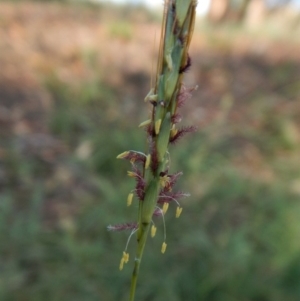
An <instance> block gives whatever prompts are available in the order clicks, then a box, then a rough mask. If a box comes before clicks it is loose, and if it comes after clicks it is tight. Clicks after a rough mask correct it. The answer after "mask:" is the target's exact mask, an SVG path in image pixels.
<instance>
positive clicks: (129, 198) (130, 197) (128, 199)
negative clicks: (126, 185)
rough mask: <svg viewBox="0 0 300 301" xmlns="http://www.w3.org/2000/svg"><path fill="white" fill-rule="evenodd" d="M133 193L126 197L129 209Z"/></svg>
mask: <svg viewBox="0 0 300 301" xmlns="http://www.w3.org/2000/svg"><path fill="white" fill-rule="evenodd" d="M132 199H133V193H132V192H131V193H129V194H128V197H127V206H128V207H129V206H130V205H131V204H132Z"/></svg>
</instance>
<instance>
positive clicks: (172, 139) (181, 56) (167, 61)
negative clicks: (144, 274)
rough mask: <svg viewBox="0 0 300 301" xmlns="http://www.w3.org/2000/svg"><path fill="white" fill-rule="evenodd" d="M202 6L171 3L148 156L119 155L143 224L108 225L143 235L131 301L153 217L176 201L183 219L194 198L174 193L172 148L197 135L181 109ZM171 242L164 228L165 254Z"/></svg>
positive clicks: (180, 0) (153, 93)
mask: <svg viewBox="0 0 300 301" xmlns="http://www.w3.org/2000/svg"><path fill="white" fill-rule="evenodd" d="M196 5H197V3H196V1H195V0H169V1H165V4H164V9H165V11H164V18H163V24H162V31H161V37H160V48H159V58H158V64H157V75H156V81H155V86H154V87H152V89H151V90H150V92H149V93H148V95H147V96H146V97H145V101H146V102H149V103H150V104H151V106H152V113H151V118H150V119H149V120H147V121H145V122H143V123H141V124H140V127H144V128H145V129H146V133H147V141H148V151H147V153H146V154H144V153H142V152H138V151H134V150H129V151H126V152H124V153H122V154H120V155H119V156H118V157H117V158H118V159H126V160H129V162H130V163H131V167H132V170H130V171H128V176H129V177H132V178H134V179H135V182H136V185H135V189H133V190H132V191H131V192H130V193H129V195H128V198H127V205H128V206H130V205H131V203H132V202H133V199H134V198H136V199H137V200H138V203H139V207H138V208H139V209H138V220H137V222H130V223H125V224H118V225H113V226H108V230H112V231H122V230H130V231H131V234H130V237H129V239H130V238H131V236H132V235H134V234H135V233H136V234H137V250H136V256H135V266H134V270H133V274H132V280H131V290H130V299H129V300H130V301H133V300H134V296H135V290H136V283H137V277H138V273H139V268H140V263H141V259H142V255H143V251H144V248H145V244H146V240H147V237H148V233H149V231H150V233H151V236H152V237H153V236H154V235H155V232H156V227H155V225H154V223H153V218H154V217H162V218H163V219H164V215H165V213H166V212H167V210H168V206H169V204H170V203H175V204H176V205H177V210H176V217H179V216H180V214H181V212H182V207H181V205H180V203H179V199H181V198H184V197H187V196H188V195H189V194H187V193H183V192H180V191H173V186H174V185H175V183H176V182H177V180H178V178H179V177H180V176H181V175H182V172H177V173H174V174H170V173H169V169H170V155H169V152H168V147H169V145H170V144H176V143H177V142H178V141H179V140H180V139H181V138H182V137H183V136H184V135H185V134H186V133H189V132H193V131H195V127H193V126H190V127H182V128H178V126H177V124H178V123H179V122H180V121H181V119H182V118H181V115H180V114H179V113H178V109H179V108H180V107H182V106H183V104H184V103H185V102H186V100H187V99H189V98H190V97H191V92H192V91H193V90H194V89H195V88H194V87H193V88H187V87H185V86H184V85H183V83H182V78H183V74H184V73H185V72H186V71H187V70H188V69H189V68H190V66H191V58H190V56H189V54H188V48H189V45H190V42H191V38H192V33H193V27H194V22H195V9H196ZM164 227H165V223H164ZM165 238H166V235H165V229H164V242H163V244H162V249H161V252H162V253H164V252H165V250H166V247H167V244H166V241H165ZM129 239H128V242H129ZM127 245H128V243H127ZM127 245H126V248H125V251H124V252H123V257H122V259H121V263H120V270H122V269H123V265H124V263H127V262H128V261H129V254H128V253H127V252H126V251H127Z"/></svg>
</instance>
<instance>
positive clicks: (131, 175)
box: [127, 171, 136, 178]
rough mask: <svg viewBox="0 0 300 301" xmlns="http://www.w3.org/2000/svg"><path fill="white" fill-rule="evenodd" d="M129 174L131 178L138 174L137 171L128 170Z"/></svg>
mask: <svg viewBox="0 0 300 301" xmlns="http://www.w3.org/2000/svg"><path fill="white" fill-rule="evenodd" d="M127 175H128V176H129V177H131V178H134V177H135V176H136V173H135V172H133V171H127Z"/></svg>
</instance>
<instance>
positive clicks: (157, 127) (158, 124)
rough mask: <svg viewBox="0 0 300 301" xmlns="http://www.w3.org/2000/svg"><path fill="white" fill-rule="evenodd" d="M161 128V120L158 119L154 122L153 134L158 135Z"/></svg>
mask: <svg viewBox="0 0 300 301" xmlns="http://www.w3.org/2000/svg"><path fill="white" fill-rule="evenodd" d="M160 126H161V119H158V120H156V121H155V134H156V135H158V134H159V131H160Z"/></svg>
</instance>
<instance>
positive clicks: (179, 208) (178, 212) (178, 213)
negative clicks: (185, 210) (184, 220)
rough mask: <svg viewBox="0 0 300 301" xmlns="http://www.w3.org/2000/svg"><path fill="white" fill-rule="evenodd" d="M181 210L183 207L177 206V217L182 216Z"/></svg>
mask: <svg viewBox="0 0 300 301" xmlns="http://www.w3.org/2000/svg"><path fill="white" fill-rule="evenodd" d="M181 212H182V207H177V208H176V218H178V217H179V216H180V214H181Z"/></svg>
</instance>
